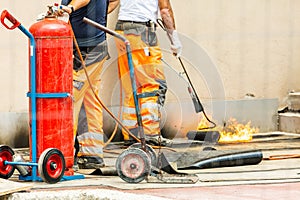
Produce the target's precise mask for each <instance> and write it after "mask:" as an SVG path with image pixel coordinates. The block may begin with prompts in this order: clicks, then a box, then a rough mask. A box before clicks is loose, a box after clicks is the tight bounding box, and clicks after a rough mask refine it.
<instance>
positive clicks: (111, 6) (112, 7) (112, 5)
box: [107, 0, 120, 13]
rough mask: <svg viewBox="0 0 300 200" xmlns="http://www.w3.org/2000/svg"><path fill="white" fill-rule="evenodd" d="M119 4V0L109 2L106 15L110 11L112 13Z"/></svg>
mask: <svg viewBox="0 0 300 200" xmlns="http://www.w3.org/2000/svg"><path fill="white" fill-rule="evenodd" d="M119 4H120V0H109V4H108V10H107V13H111V12H112V11H114V10H115V9H116V8H117V7H118V5H119Z"/></svg>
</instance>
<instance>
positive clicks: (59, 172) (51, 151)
mask: <svg viewBox="0 0 300 200" xmlns="http://www.w3.org/2000/svg"><path fill="white" fill-rule="evenodd" d="M65 168H66V163H65V158H64V155H63V154H62V152H61V151H60V150H58V149H55V148H48V149H46V150H44V151H43V153H42V154H41V156H40V158H39V162H38V172H39V175H40V176H41V178H42V179H43V181H44V182H46V183H51V184H52V183H57V182H59V181H60V180H61V178H62V177H63V175H64V172H65Z"/></svg>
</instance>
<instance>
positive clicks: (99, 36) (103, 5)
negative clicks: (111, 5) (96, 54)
mask: <svg viewBox="0 0 300 200" xmlns="http://www.w3.org/2000/svg"><path fill="white" fill-rule="evenodd" d="M70 1H71V0H62V1H61V4H62V5H68V4H69V2H70ZM108 2H109V1H108V0H90V3H89V4H88V5H86V6H84V7H82V8H80V9H78V10H75V12H73V13H71V15H70V22H71V24H72V28H73V31H74V34H75V36H76V39H77V42H78V45H79V46H80V47H90V46H96V45H97V44H99V43H101V42H103V41H104V40H105V39H106V35H105V32H103V31H102V30H100V29H98V28H95V27H93V26H91V25H89V24H87V23H85V22H83V21H82V19H83V17H86V18H89V19H91V20H93V21H95V22H97V23H99V24H101V25H103V26H106V21H107V7H108Z"/></svg>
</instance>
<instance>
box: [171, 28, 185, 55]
mask: <svg viewBox="0 0 300 200" xmlns="http://www.w3.org/2000/svg"><path fill="white" fill-rule="evenodd" d="M170 37H171V40H172V44H171V50H172V52H173V54H174V55H175V56H176V57H177V58H179V57H180V56H181V53H182V45H181V42H180V40H179V37H178V33H177V31H176V30H173V31H172V34H170Z"/></svg>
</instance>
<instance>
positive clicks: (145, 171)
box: [116, 148, 151, 183]
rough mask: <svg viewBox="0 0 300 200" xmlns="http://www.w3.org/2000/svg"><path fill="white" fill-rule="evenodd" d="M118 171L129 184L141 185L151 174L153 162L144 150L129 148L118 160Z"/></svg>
mask: <svg viewBox="0 0 300 200" xmlns="http://www.w3.org/2000/svg"><path fill="white" fill-rule="evenodd" d="M116 169H117V173H118V175H119V177H120V178H121V179H123V180H124V181H126V182H127V183H139V182H141V181H143V180H144V179H145V178H146V177H147V176H148V175H149V174H150V170H151V160H150V158H149V156H148V155H147V153H146V152H144V151H143V150H141V149H138V148H128V149H126V150H125V151H123V152H122V153H121V154H120V155H119V157H118V158H117V160H116Z"/></svg>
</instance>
